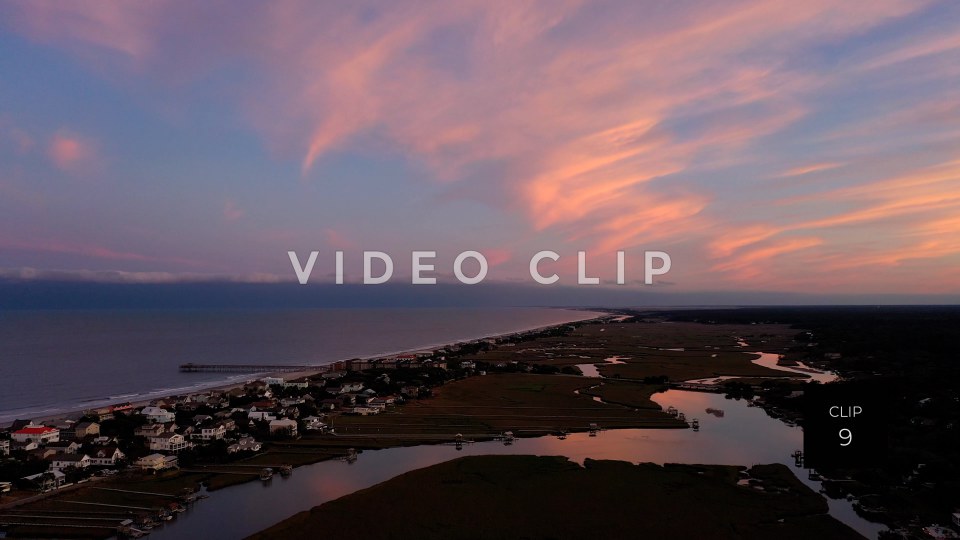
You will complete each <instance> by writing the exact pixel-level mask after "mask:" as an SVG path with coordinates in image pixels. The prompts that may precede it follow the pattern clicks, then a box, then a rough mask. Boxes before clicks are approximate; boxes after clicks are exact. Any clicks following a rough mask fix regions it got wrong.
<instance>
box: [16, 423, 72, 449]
mask: <svg viewBox="0 0 960 540" xmlns="http://www.w3.org/2000/svg"><path fill="white" fill-rule="evenodd" d="M10 437H11V438H12V439H13V440H14V441H17V442H22V443H25V442H35V443H40V444H47V443H52V442H57V441H59V440H60V430H59V429H57V428H52V427H47V426H34V425H30V426H27V427H24V428H20V429H18V430H17V431H14V432H13V433H11V434H10Z"/></svg>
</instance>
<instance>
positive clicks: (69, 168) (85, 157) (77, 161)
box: [47, 130, 98, 173]
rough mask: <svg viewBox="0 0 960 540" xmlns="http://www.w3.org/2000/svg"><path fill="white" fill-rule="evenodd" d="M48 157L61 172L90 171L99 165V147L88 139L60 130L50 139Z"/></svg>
mask: <svg viewBox="0 0 960 540" xmlns="http://www.w3.org/2000/svg"><path fill="white" fill-rule="evenodd" d="M47 157H49V158H50V161H51V162H53V164H54V166H56V167H57V168H58V169H60V170H61V171H65V172H71V173H76V172H83V171H88V170H90V169H91V168H92V167H94V166H95V165H96V164H97V161H98V155H97V145H96V143H95V142H93V141H92V140H90V139H88V138H86V137H83V136H80V135H77V134H74V133H71V132H69V131H66V130H60V131H57V132H56V133H55V134H54V135H53V136H52V137H51V138H50V142H49V144H48V146H47Z"/></svg>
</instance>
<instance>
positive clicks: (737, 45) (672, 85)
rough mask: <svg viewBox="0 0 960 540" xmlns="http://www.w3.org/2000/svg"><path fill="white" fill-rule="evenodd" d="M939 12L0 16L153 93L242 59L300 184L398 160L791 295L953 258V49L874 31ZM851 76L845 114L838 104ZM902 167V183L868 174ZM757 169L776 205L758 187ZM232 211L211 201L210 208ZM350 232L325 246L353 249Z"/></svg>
mask: <svg viewBox="0 0 960 540" xmlns="http://www.w3.org/2000/svg"><path fill="white" fill-rule="evenodd" d="M932 5H934V4H931V3H929V2H917V1H914V0H876V1H871V2H856V1H854V2H835V1H829V0H812V1H808V2H799V3H798V2H788V1H781V0H737V1H734V2H724V3H699V4H696V5H694V6H689V5H687V4H683V5H681V4H679V3H656V4H637V3H636V2H609V3H604V4H603V5H602V6H599V7H598V6H596V5H594V4H588V3H583V2H580V1H564V2H552V1H537V0H530V1H522V2H516V1H506V0H493V1H489V0H487V1H480V0H468V1H464V2H439V1H437V2H425V3H420V4H417V6H416V9H414V8H412V7H411V5H410V4H407V3H403V2H395V3H376V2H371V3H366V2H361V3H359V4H357V3H350V4H347V3H316V2H306V1H304V2H299V1H292V2H283V3H262V4H248V5H245V6H244V9H242V10H240V9H235V6H233V5H232V4H207V5H204V6H200V5H197V4H190V3H187V4H183V3H168V2H162V1H158V2H147V3H144V2H140V3H131V4H119V5H111V6H110V7H109V8H106V7H104V6H103V4H100V3H87V2H72V3H69V4H64V3H62V2H47V1H43V0H36V1H33V2H22V3H14V7H8V8H7V9H6V11H5V14H6V15H9V16H8V17H7V20H8V21H9V22H8V23H7V24H8V25H10V28H11V29H13V30H14V31H16V32H18V33H21V34H23V35H26V36H28V37H29V38H30V39H33V40H36V41H39V42H42V43H45V44H50V45H53V46H55V47H59V48H61V49H63V50H66V51H68V54H71V55H74V57H76V58H79V59H80V61H81V62H83V63H84V65H88V66H92V69H94V70H95V71H97V72H105V73H111V74H112V73H121V74H124V75H132V76H133V77H136V78H138V79H141V80H145V81H148V82H150V83H154V84H158V85H161V86H163V87H168V86H167V85H171V84H174V83H171V81H176V84H184V82H183V81H187V82H186V83H185V84H187V85H189V84H190V81H204V84H206V81H207V79H206V78H205V77H207V76H209V75H210V74H217V73H222V70H223V69H224V68H223V66H225V65H229V66H234V65H241V66H243V70H244V73H249V74H251V77H250V80H252V81H254V82H251V83H250V84H248V85H246V86H241V87H239V88H233V87H231V88H230V89H229V92H226V91H224V95H228V96H230V99H231V100H233V102H234V103H232V104H233V105H234V106H236V108H237V109H238V110H240V111H241V112H242V114H243V115H245V119H246V121H247V122H249V125H250V126H252V128H253V129H254V130H255V131H256V132H257V133H259V134H260V135H261V136H262V138H263V140H264V141H265V143H266V145H267V146H268V147H269V148H270V149H271V150H273V151H274V152H276V154H277V155H279V156H281V157H282V158H284V159H289V160H290V161H293V162H295V163H296V164H298V165H299V168H300V171H301V175H302V179H303V182H305V183H309V182H311V181H313V177H314V176H315V175H316V174H317V171H318V170H320V169H322V168H323V166H324V160H325V159H327V158H330V157H331V156H335V155H336V154H337V153H339V152H353V153H358V154H360V155H363V154H364V153H375V154H379V155H401V156H403V158H404V159H408V160H410V161H413V162H416V163H417V164H418V165H422V166H423V167H424V169H425V170H426V171H428V172H429V174H430V175H431V176H432V179H433V180H434V181H435V182H437V183H438V184H445V185H449V184H456V183H461V182H475V183H478V184H480V183H482V185H481V186H479V187H476V188H475V191H489V192H495V193H497V194H499V197H497V198H496V200H497V201H501V202H499V203H498V204H501V205H502V208H499V210H500V211H502V212H504V213H509V214H511V216H514V215H516V216H519V217H520V218H522V219H518V220H517V223H521V224H523V225H524V228H523V230H518V231H516V236H517V237H521V236H522V237H524V239H525V240H526V242H527V243H529V241H530V239H531V238H536V237H538V235H541V236H544V237H549V238H559V239H561V240H562V241H564V242H566V244H567V245H568V246H574V245H575V246H583V247H588V248H591V249H593V250H596V251H601V252H610V251H613V250H617V249H624V248H630V247H636V246H643V245H647V244H650V243H658V244H669V245H679V246H682V248H683V249H685V250H687V251H689V252H690V253H693V254H695V255H696V257H697V260H698V261H700V262H701V263H702V266H703V267H710V268H714V269H715V270H716V272H717V273H718V276H722V277H721V279H726V280H730V281H735V282H738V283H739V282H741V281H743V280H751V279H756V278H757V277H758V275H759V274H763V275H764V277H765V278H768V279H767V281H768V282H769V283H770V284H771V285H772V286H776V284H777V283H778V282H779V283H782V284H790V285H791V286H792V285H793V284H796V283H799V282H800V281H799V278H797V276H796V272H795V271H794V270H792V269H791V268H792V266H797V265H798V264H803V263H810V264H813V263H814V262H819V263H820V264H821V266H820V268H822V270H821V274H824V279H827V278H826V276H825V275H826V273H828V272H840V271H845V270H844V269H845V268H850V267H853V266H862V265H875V266H885V265H886V266H890V265H896V264H899V263H900V262H902V261H903V260H905V259H904V258H903V257H902V256H900V255H897V254H898V253H901V252H902V250H904V249H909V250H912V252H913V253H914V255H913V257H914V258H915V259H917V258H920V259H926V260H930V261H933V260H936V259H939V258H944V257H951V256H953V255H954V254H955V253H956V251H955V247H956V246H955V245H954V244H953V243H952V242H949V241H945V240H943V234H944V233H951V232H953V231H954V229H955V228H956V227H955V224H954V223H953V222H952V221H950V220H949V216H950V214H951V213H953V212H956V211H957V210H960V195H958V191H957V189H958V188H957V185H956V167H955V164H950V163H949V160H948V159H945V158H944V157H943V156H942V155H939V154H937V153H936V152H935V151H934V150H935V149H936V148H940V147H943V148H947V150H945V151H944V152H949V148H950V147H951V145H953V148H954V157H955V143H956V141H957V140H960V133H958V130H957V128H956V123H955V122H951V120H953V119H955V118H956V116H957V114H958V111H960V109H957V107H956V100H955V99H954V98H953V96H952V94H951V93H949V91H948V90H945V88H947V87H948V86H949V85H948V84H946V83H948V82H949V81H951V80H953V81H954V82H955V80H956V77H957V76H958V75H960V73H957V70H956V67H955V66H956V65H960V58H958V56H960V41H957V39H956V37H955V36H953V35H952V34H947V33H943V32H941V31H936V32H899V33H895V35H894V37H892V38H889V39H886V38H885V37H884V36H883V35H880V33H882V32H880V31H881V30H882V29H883V28H887V27H890V26H894V25H896V24H899V23H902V24H915V23H911V22H910V21H911V20H912V18H913V17H912V16H914V15H917V14H918V13H919V12H921V11H923V10H925V9H928V8H929V7H930V6H932ZM220 9H222V10H226V11H229V12H230V13H231V14H232V15H233V16H231V17H230V18H228V19H224V18H223V17H221V16H219V15H220V13H218V11H219V10H220ZM912 34H918V35H912ZM904 36H906V37H904ZM847 45H849V49H850V51H852V52H850V53H849V54H843V53H838V52H835V51H838V50H841V49H844V47H845V46H847ZM831 55H835V56H831ZM837 57H838V58H839V59H838V58H837ZM954 60H956V62H954ZM836 65H839V66H841V67H842V69H837V68H836V67H835V66H836ZM905 66H906V67H905ZM907 68H909V69H907ZM899 70H906V71H905V73H907V76H900V73H901V72H900V71H899ZM914 70H915V71H914ZM911 76H913V77H915V79H912V78H911ZM921 81H922V83H923V85H924V86H923V87H922V88H921V89H917V87H915V86H913V87H911V86H909V85H911V84H914V85H918V84H920V82H921ZM859 89H863V93H864V96H863V99H862V100H859V99H858V100H855V101H856V102H855V103H851V105H853V106H851V107H850V110H849V111H844V114H836V111H835V110H834V109H832V107H833V106H834V105H833V100H834V99H837V98H838V96H839V97H843V96H845V95H847V94H850V93H854V92H853V90H857V91H859ZM905 89H906V90H910V91H911V92H912V93H911V92H905V91H904V90H905ZM867 94H869V95H867ZM904 96H906V97H904ZM858 97H859V96H858ZM861 101H862V103H861ZM861 107H862V108H861ZM918 145H923V150H924V151H925V152H917V146H918ZM938 145H939V146H938ZM935 147H936V148H935ZM941 153H943V152H941ZM48 154H49V157H50V159H51V160H52V161H53V163H55V164H56V166H57V167H58V168H60V169H62V170H68V171H70V170H77V168H78V167H80V166H81V165H82V164H83V163H89V162H91V161H96V159H97V150H96V144H95V143H94V142H93V141H92V140H91V139H89V138H84V137H81V136H79V135H76V134H71V133H69V132H58V133H57V134H56V135H55V136H54V138H53V139H52V140H51V141H50V145H49V149H48ZM934 154H937V155H934ZM901 157H906V158H908V159H905V160H902V161H904V163H903V165H902V167H901V169H902V170H901V169H897V172H896V174H891V173H889V172H886V173H885V172H884V171H881V170H878V169H879V168H880V167H879V165H877V163H876V162H877V161H878V160H879V159H881V158H882V159H888V160H891V161H896V160H898V159H899V158H901ZM911 160H912V161H911ZM907 161H909V163H907ZM478 169H481V170H484V171H487V170H490V171H494V172H491V173H489V174H486V175H484V176H483V177H479V176H478V175H477V174H476V173H475V171H476V170H478ZM901 173H902V174H901ZM764 179H766V180H768V181H770V180H771V179H775V180H776V182H775V183H776V184H777V186H778V189H782V190H784V192H783V193H786V194H785V195H784V194H780V193H779V192H778V194H777V195H775V196H773V197H771V196H770V195H769V193H771V192H772V191H766V192H761V191H760V190H758V189H755V188H756V186H758V185H759V184H760V183H761V181H763V180H764ZM243 216H244V209H243V208H241V207H240V206H239V205H238V203H237V202H236V201H234V200H228V201H226V202H225V203H224V208H223V217H224V219H226V220H227V221H236V220H238V219H240V218H241V217H243ZM411 219H412V220H420V219H428V218H426V217H418V218H411ZM347 226H349V225H340V224H338V225H337V229H336V230H334V229H332V228H328V229H324V230H322V233H321V234H322V235H323V239H324V240H325V242H326V243H327V244H328V245H329V246H332V247H336V248H348V247H353V246H355V245H356V243H355V242H353V241H350V240H348V239H347V238H348V237H349V235H348V234H347V233H346V232H344V231H345V227H347ZM399 226H400V227H402V224H400V225H399ZM454 227H456V225H454ZM461 227H463V231H462V232H463V234H464V235H467V236H469V234H470V233H469V231H468V230H467V227H469V225H462V226H461ZM871 234H872V235H874V236H876V235H883V236H885V237H886V238H888V239H889V240H888V241H885V242H873V243H871V242H867V241H865V240H864V238H865V237H867V236H869V235H871ZM524 239H519V240H518V243H523V240H524ZM501 248H502V247H501ZM504 249H505V248H504ZM511 249H513V248H511ZM845 252H846V253H849V255H847V256H846V257H847V259H846V261H847V262H842V261H840V258H841V257H840V255H838V253H845ZM117 258H118V260H122V258H121V257H117ZM787 261H789V262H790V263H793V264H792V266H791V265H788V264H785V262H787ZM856 261H861V262H860V263H856ZM509 262H513V261H509ZM503 263H504V264H507V263H508V260H504V261H503ZM808 268H812V266H809V265H808ZM680 272H682V270H680ZM849 275H850V276H851V279H852V278H853V276H855V273H854V272H850V274H849ZM890 275H891V276H892V275H893V274H890ZM674 279H676V280H677V281H678V282H679V283H680V284H683V280H682V276H679V277H678V278H674ZM830 279H836V276H834V275H831V276H830ZM778 280H779V281H778ZM878 283H879V281H878Z"/></svg>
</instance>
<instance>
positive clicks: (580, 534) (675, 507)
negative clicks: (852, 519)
mask: <svg viewBox="0 0 960 540" xmlns="http://www.w3.org/2000/svg"><path fill="white" fill-rule="evenodd" d="M738 472H739V470H738V468H736V467H724V466H695V465H667V466H664V467H661V466H658V465H652V464H642V465H633V464H630V463H626V462H620V461H591V460H587V461H586V463H585V467H580V466H578V465H577V464H575V463H571V462H570V461H567V460H566V459H565V458H560V457H534V456H478V457H467V458H461V459H457V460H453V461H449V462H446V463H441V464H439V465H435V466H432V467H428V468H425V469H419V470H416V471H412V472H409V473H406V474H403V475H400V476H398V477H396V478H393V479H391V480H388V481H387V482H384V483H382V484H378V485H376V486H373V487H371V488H369V489H365V490H362V491H359V492H357V493H354V494H351V495H347V496H345V497H342V498H340V499H337V500H335V501H331V502H328V503H326V504H323V505H321V506H318V507H316V508H314V509H312V510H310V511H308V512H301V513H299V514H297V515H295V516H293V517H292V518H290V519H287V520H286V521H283V522H281V523H279V524H277V525H275V526H273V527H271V528H269V529H267V530H265V531H262V532H261V533H258V534H256V535H254V536H252V537H251V538H252V539H255V540H269V539H274V538H276V539H285V540H286V539H297V538H315V537H316V536H317V534H318V533H319V532H320V531H322V533H323V535H324V536H325V537H326V536H329V537H336V536H347V535H349V536H351V537H359V538H367V539H379V538H421V539H429V538H443V539H446V538H641V537H642V538H718V539H725V538H731V539H732V538H738V539H761V538H762V539H767V538H778V539H779V540H791V539H807V538H820V539H848V538H849V539H853V538H860V536H859V535H858V534H857V533H855V532H854V531H852V530H851V529H849V528H847V527H846V526H845V525H842V524H841V523H840V522H838V521H836V520H834V519H833V518H831V517H829V516H827V515H825V514H824V513H825V512H826V509H827V506H826V502H825V501H824V499H822V498H821V497H820V496H819V495H817V494H815V493H813V492H812V491H810V490H809V489H808V488H806V487H805V486H804V485H803V484H801V483H800V482H799V481H798V480H797V479H796V478H795V477H794V476H793V475H792V474H791V473H790V472H789V470H787V468H786V467H784V466H782V465H766V466H759V467H755V468H754V470H751V472H755V473H756V474H755V475H754V480H753V485H754V486H756V487H753V486H738V485H737V483H736V480H737V478H738ZM361 516H376V519H364V518H362V517H361Z"/></svg>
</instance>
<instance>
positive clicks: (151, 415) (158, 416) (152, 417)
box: [140, 407, 176, 424]
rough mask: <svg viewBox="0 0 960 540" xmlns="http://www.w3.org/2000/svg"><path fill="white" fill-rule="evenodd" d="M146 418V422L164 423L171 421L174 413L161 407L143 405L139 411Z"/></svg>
mask: <svg viewBox="0 0 960 540" xmlns="http://www.w3.org/2000/svg"><path fill="white" fill-rule="evenodd" d="M140 414H142V415H143V416H144V417H145V418H146V419H147V422H153V423H155V424H165V423H167V422H173V421H174V419H175V418H176V415H175V414H174V413H172V412H170V411H168V410H166V409H161V408H160V407H144V408H143V410H141V411H140Z"/></svg>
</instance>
